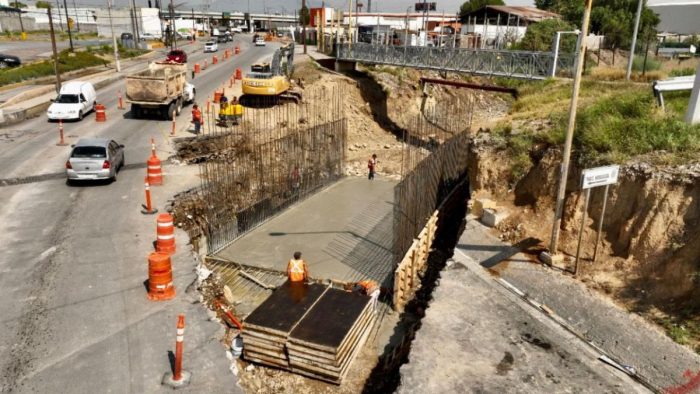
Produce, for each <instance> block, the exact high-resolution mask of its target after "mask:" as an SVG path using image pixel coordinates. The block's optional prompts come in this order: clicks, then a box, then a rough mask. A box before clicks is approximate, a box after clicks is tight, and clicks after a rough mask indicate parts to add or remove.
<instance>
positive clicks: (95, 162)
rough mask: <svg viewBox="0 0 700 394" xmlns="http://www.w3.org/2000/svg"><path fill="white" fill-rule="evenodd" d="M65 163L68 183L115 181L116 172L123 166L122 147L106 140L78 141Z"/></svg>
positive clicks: (87, 139) (90, 139)
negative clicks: (99, 180) (100, 180)
mask: <svg viewBox="0 0 700 394" xmlns="http://www.w3.org/2000/svg"><path fill="white" fill-rule="evenodd" d="M72 147H73V149H72V150H71V152H70V156H69V157H68V161H66V176H67V177H68V182H69V183H71V182H74V181H78V180H81V181H82V180H98V179H109V180H111V181H112V182H114V181H116V180H117V172H118V171H119V169H120V168H121V167H123V166H124V145H120V144H118V143H116V142H115V141H114V140H110V139H107V138H86V139H80V140H79V141H78V143H77V144H75V145H73V146H72Z"/></svg>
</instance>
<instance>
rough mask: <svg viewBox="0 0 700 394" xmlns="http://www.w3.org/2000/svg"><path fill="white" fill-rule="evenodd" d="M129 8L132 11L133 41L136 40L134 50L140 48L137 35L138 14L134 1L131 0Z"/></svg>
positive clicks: (139, 39) (139, 38) (139, 40)
mask: <svg viewBox="0 0 700 394" xmlns="http://www.w3.org/2000/svg"><path fill="white" fill-rule="evenodd" d="M131 8H132V9H133V10H134V40H136V48H140V47H141V37H140V35H139V19H140V13H139V12H138V10H137V9H136V0H131Z"/></svg>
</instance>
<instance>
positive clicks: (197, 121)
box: [192, 104, 203, 134]
mask: <svg viewBox="0 0 700 394" xmlns="http://www.w3.org/2000/svg"><path fill="white" fill-rule="evenodd" d="M192 123H194V133H195V134H199V130H200V128H201V127H202V123H203V122H202V111H200V109H199V106H198V105H197V104H195V105H193V106H192Z"/></svg>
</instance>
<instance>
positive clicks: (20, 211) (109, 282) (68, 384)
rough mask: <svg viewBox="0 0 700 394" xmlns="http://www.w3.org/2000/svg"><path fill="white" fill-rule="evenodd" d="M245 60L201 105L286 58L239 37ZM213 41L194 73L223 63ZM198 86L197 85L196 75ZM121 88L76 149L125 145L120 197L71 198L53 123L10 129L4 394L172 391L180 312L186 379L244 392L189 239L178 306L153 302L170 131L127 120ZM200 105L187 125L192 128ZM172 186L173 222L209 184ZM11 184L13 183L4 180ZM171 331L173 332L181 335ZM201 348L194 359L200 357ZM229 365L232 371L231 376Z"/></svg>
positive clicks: (231, 64)
mask: <svg viewBox="0 0 700 394" xmlns="http://www.w3.org/2000/svg"><path fill="white" fill-rule="evenodd" d="M237 43H238V44H240V45H241V49H242V53H241V54H240V55H236V56H234V57H233V58H232V59H229V60H227V61H226V62H223V63H220V64H218V65H216V66H210V67H209V68H208V69H207V70H206V71H205V72H203V73H202V74H200V75H199V76H197V77H196V78H195V80H194V81H193V83H194V84H195V86H196V89H197V96H198V101H200V102H203V101H204V100H206V96H207V95H211V94H212V92H213V90H214V89H215V88H217V87H219V86H220V85H221V84H222V83H224V81H227V80H228V77H229V76H230V75H231V74H232V73H233V72H234V70H235V69H236V68H237V67H240V68H241V69H243V70H247V69H249V66H250V64H251V63H254V62H257V61H259V60H261V59H263V58H266V57H268V58H269V57H270V56H271V55H272V52H273V51H274V48H275V46H274V45H268V46H267V47H263V48H255V47H253V46H252V43H251V39H250V37H249V36H246V35H241V36H237V37H236V40H235V41H234V42H233V43H227V44H220V50H219V53H218V55H219V57H222V56H223V49H224V48H232V47H233V46H235V45H236V44H237ZM201 45H202V42H197V43H196V44H194V45H188V46H187V47H186V48H187V50H188V52H190V59H189V62H190V63H194V62H202V61H203V60H204V59H205V58H206V59H209V60H210V59H211V54H206V55H205V54H203V53H202V51H201ZM188 79H189V76H188ZM123 89H124V81H123V80H120V81H117V82H115V83H113V84H111V85H109V86H107V87H105V88H103V89H101V90H99V91H98V93H97V95H98V101H99V102H100V103H103V104H104V105H106V107H107V119H108V121H107V122H105V123H96V122H95V120H94V114H92V113H91V114H89V115H88V116H87V117H86V118H85V119H84V120H83V121H81V122H69V123H66V124H65V136H66V140H67V141H66V142H68V143H69V144H70V143H74V142H75V141H77V140H78V139H79V138H82V137H108V138H112V139H114V140H116V141H118V142H119V143H121V144H124V145H125V146H126V150H125V156H126V168H125V169H124V170H123V171H122V172H121V173H120V174H119V178H118V181H117V182H115V183H112V184H104V183H97V184H88V185H81V186H73V187H71V186H68V185H67V184H66V182H65V178H64V177H63V176H62V173H63V168H64V167H63V166H64V163H65V161H66V158H67V155H68V153H69V150H70V146H56V143H57V142H58V132H57V124H56V123H49V122H47V119H46V116H45V115H42V116H40V117H38V118H34V119H31V120H28V121H25V122H23V123H20V124H17V125H14V126H12V127H9V128H5V129H0V180H8V179H12V180H13V181H12V182H9V183H8V182H6V183H5V185H4V186H0V355H2V357H0V391H3V392H4V391H13V392H14V391H17V392H80V393H95V392H113V393H142V392H157V391H160V390H164V389H163V388H162V387H161V385H160V377H161V376H162V373H163V372H165V371H166V370H168V369H169V367H170V363H169V360H168V351H170V350H172V349H173V348H174V329H175V322H176V321H177V313H180V312H182V313H187V316H188V328H187V334H186V338H187V339H186V341H189V342H186V343H187V345H186V349H187V350H186V352H187V354H188V357H189V358H188V359H186V361H185V368H186V369H188V368H189V369H190V370H191V371H193V383H192V387H193V388H194V389H195V391H197V392H236V390H237V389H236V388H235V380H234V376H233V375H232V374H230V372H229V371H228V370H227V365H226V362H225V361H226V359H225V357H224V353H223V348H222V347H221V346H220V344H219V343H218V339H217V334H216V332H217V330H219V329H220V325H219V324H218V323H213V322H210V321H209V320H208V316H207V314H206V310H205V308H203V307H202V306H201V305H198V304H197V302H198V298H197V296H196V292H186V291H185V289H187V288H188V285H189V284H190V283H191V281H192V279H193V277H192V271H193V268H194V259H193V258H192V256H191V253H189V252H188V251H187V249H188V247H187V246H186V243H187V239H186V236H184V233H183V232H180V231H178V232H177V238H176V239H177V242H178V248H179V249H178V254H177V255H176V256H175V257H174V259H173V266H174V271H175V277H176V279H175V285H176V288H177V289H178V297H176V300H173V301H168V302H163V303H155V302H150V301H148V300H147V299H146V297H145V294H146V291H145V287H144V281H145V280H146V278H147V263H146V257H147V255H148V253H149V252H150V251H151V250H152V249H153V246H152V242H153V241H154V239H155V218H154V217H153V216H145V215H142V214H141V213H140V205H141V204H142V203H143V179H144V175H145V161H146V159H147V157H148V156H149V154H150V139H151V138H154V139H155V140H156V143H157V150H158V154H159V156H160V157H161V159H166V158H167V157H168V156H169V155H170V154H171V153H172V150H171V147H170V138H169V136H168V133H169V131H170V127H171V123H170V122H168V121H163V120H151V119H131V117H130V114H129V110H128V107H127V109H125V110H121V111H120V110H118V109H117V94H118V91H120V90H121V91H122V92H123ZM190 110H191V108H190V106H187V107H185V108H183V112H182V114H181V115H180V117H179V118H178V120H177V130H178V134H180V135H182V134H183V133H185V130H186V129H187V128H188V127H189V121H190V115H189V113H190ZM164 172H165V179H166V181H165V185H164V186H162V187H159V188H153V195H154V201H155V206H156V207H157V208H159V209H160V210H161V211H162V210H163V207H164V205H165V203H166V200H167V199H168V198H170V197H171V196H172V195H173V194H174V193H176V192H178V191H181V190H183V189H186V188H188V187H192V186H195V185H197V184H198V182H199V181H198V178H197V169H196V168H193V167H189V166H169V167H165V168H164ZM0 185H3V182H2V181H0ZM171 323H172V324H171ZM187 346H189V347H187ZM222 362H223V363H222Z"/></svg>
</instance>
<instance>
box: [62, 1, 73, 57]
mask: <svg viewBox="0 0 700 394" xmlns="http://www.w3.org/2000/svg"><path fill="white" fill-rule="evenodd" d="M63 11H65V13H66V27H67V28H68V41H69V42H70V51H71V52H74V50H73V35H72V34H71V32H70V20H69V19H68V2H67V0H63ZM59 13H60V11H59Z"/></svg>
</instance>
